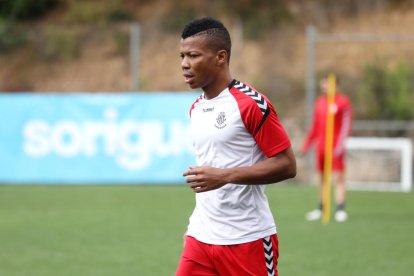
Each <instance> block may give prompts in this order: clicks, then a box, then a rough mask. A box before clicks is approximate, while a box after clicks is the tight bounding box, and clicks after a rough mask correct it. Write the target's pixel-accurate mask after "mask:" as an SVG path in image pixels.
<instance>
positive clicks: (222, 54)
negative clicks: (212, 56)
mask: <svg viewBox="0 0 414 276" xmlns="http://www.w3.org/2000/svg"><path fill="white" fill-rule="evenodd" d="M227 56H228V53H227V51H226V50H220V51H218V52H217V55H216V64H217V65H220V66H221V65H223V64H224V63H227Z"/></svg>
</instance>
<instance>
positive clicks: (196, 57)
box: [180, 35, 218, 89]
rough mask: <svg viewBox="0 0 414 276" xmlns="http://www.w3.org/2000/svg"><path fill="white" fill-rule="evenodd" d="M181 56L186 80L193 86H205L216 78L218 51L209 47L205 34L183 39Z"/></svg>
mask: <svg viewBox="0 0 414 276" xmlns="http://www.w3.org/2000/svg"><path fill="white" fill-rule="evenodd" d="M180 56H181V69H182V70H183V76H184V80H185V82H186V83H187V84H188V85H189V86H190V87H191V88H193V89H195V88H205V87H207V86H208V85H209V84H211V83H212V82H213V81H214V80H215V78H216V77H215V76H216V75H217V72H218V71H217V70H218V66H217V62H216V60H217V59H216V56H217V53H216V52H215V51H213V50H212V49H211V48H209V47H208V43H207V38H206V37H205V36H203V35H199V36H191V37H187V38H186V39H181V43H180Z"/></svg>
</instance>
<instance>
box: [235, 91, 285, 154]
mask: <svg viewBox="0 0 414 276" xmlns="http://www.w3.org/2000/svg"><path fill="white" fill-rule="evenodd" d="M239 89H240V88H239ZM246 89H247V90H249V92H247V93H246V92H245V91H243V89H240V90H241V91H242V92H239V91H237V89H235V90H233V91H230V92H232V94H233V96H234V97H235V98H236V100H237V103H238V105H239V109H240V114H241V118H242V120H243V123H244V125H245V127H246V129H247V130H248V131H249V132H250V134H251V135H252V136H253V138H254V139H255V141H256V143H257V144H258V146H259V147H260V149H261V150H262V151H263V152H264V154H265V155H266V156H267V157H272V156H274V155H276V154H277V153H279V152H281V151H283V150H285V149H287V148H289V147H290V146H291V143H290V140H289V137H288V135H287V133H286V131H285V129H284V128H283V126H282V124H281V122H280V121H279V118H278V116H277V114H276V111H275V109H274V107H273V105H272V104H271V103H270V101H269V100H268V99H267V98H266V97H265V96H264V95H262V94H260V93H258V92H256V91H255V90H253V89H252V88H250V87H248V86H246Z"/></svg>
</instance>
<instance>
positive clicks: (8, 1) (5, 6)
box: [0, 0, 62, 20]
mask: <svg viewBox="0 0 414 276" xmlns="http://www.w3.org/2000/svg"><path fill="white" fill-rule="evenodd" d="M60 2H62V0H35V1H33V0H0V4H1V5H0V18H7V19H12V20H27V19H34V18H38V17H40V16H42V15H43V14H44V13H45V12H46V11H48V10H49V9H51V8H53V7H54V6H55V5H56V4H58V3H60Z"/></svg>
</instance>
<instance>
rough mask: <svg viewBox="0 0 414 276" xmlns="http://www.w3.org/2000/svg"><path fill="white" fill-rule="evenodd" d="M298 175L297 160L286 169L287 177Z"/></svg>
mask: <svg viewBox="0 0 414 276" xmlns="http://www.w3.org/2000/svg"><path fill="white" fill-rule="evenodd" d="M295 177H296V161H294V162H292V164H290V166H289V167H288V168H287V170H286V179H289V178H295Z"/></svg>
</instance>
